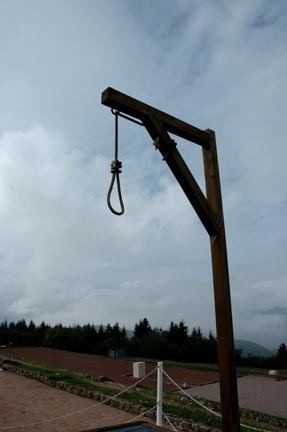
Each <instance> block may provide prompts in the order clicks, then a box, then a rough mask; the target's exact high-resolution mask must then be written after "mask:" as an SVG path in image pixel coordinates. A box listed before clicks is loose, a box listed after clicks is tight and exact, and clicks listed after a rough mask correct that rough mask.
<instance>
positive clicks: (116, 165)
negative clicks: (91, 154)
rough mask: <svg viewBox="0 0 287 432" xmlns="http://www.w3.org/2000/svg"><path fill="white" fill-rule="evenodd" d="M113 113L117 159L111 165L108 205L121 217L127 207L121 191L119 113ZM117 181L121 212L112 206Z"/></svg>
mask: <svg viewBox="0 0 287 432" xmlns="http://www.w3.org/2000/svg"><path fill="white" fill-rule="evenodd" d="M111 111H112V113H113V114H114V116H115V159H114V160H113V161H112V163H111V173H112V181H111V184H110V187H109V190H108V195H107V204H108V207H109V209H110V210H111V212H112V213H114V214H115V215H117V216H121V215H122V214H124V212H125V207H124V203H123V198H122V191H121V183H120V173H121V172H122V171H121V168H122V162H121V161H119V160H118V145H119V111H114V110H113V109H112V110H111ZM115 181H116V183H117V189H118V197H119V202H120V207H121V209H120V211H117V210H115V209H114V208H113V206H112V204H111V194H112V191H113V187H114V184H115Z"/></svg>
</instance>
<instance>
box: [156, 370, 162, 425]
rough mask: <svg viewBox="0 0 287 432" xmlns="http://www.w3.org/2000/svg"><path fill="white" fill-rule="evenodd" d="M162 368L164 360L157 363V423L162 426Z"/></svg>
mask: <svg viewBox="0 0 287 432" xmlns="http://www.w3.org/2000/svg"><path fill="white" fill-rule="evenodd" d="M162 370H163V362H158V363H157V395H156V425H157V426H162Z"/></svg>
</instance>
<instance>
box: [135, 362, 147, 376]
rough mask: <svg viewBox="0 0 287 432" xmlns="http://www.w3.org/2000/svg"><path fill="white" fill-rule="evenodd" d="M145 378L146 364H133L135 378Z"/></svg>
mask: <svg viewBox="0 0 287 432" xmlns="http://www.w3.org/2000/svg"><path fill="white" fill-rule="evenodd" d="M144 376H145V362H134V363H133V377H134V378H143V377H144Z"/></svg>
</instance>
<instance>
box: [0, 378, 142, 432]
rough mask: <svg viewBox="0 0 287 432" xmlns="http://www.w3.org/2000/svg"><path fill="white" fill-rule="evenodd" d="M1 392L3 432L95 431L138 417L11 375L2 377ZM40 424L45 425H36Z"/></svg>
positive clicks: (0, 418) (0, 404) (0, 423)
mask: <svg viewBox="0 0 287 432" xmlns="http://www.w3.org/2000/svg"><path fill="white" fill-rule="evenodd" d="M0 389H1V390H0V406H1V409H0V431H1V432H2V430H3V432H4V430H5V431H7V430H9V431H10V432H16V431H17V432H18V431H23V432H67V431H69V432H78V431H81V430H84V429H89V428H92V427H102V426H108V425H114V424H118V423H124V422H126V421H128V420H130V419H132V418H133V417H134V416H133V415H132V414H128V413H125V412H123V411H120V410H118V409H116V408H111V407H108V406H105V405H101V406H97V407H96V406H95V405H96V402H95V401H91V400H89V399H84V398H81V397H79V396H75V395H72V394H71V393H67V392H65V391H62V390H57V389H54V388H52V387H48V386H46V385H44V384H42V383H39V382H37V381H34V380H31V379H28V378H24V377H22V376H19V375H15V374H13V373H9V372H1V373H0ZM92 406H94V407H93V408H91V409H88V410H84V411H82V412H80V413H79V414H76V415H71V416H66V417H63V418H60V419H58V420H55V421H53V422H51V421H49V420H51V419H53V418H55V417H58V416H63V415H67V414H70V413H72V412H75V411H76V410H81V409H83V408H86V407H92ZM39 421H42V422H45V423H42V424H38V425H35V424H33V423H35V422H36V423H37V422H39ZM47 421H48V422H47ZM25 424H29V426H27V427H25V428H20V429H18V428H16V427H15V426H16V425H18V426H19V425H25ZM10 426H11V428H10ZM7 427H9V429H7ZM3 428H4V429H3Z"/></svg>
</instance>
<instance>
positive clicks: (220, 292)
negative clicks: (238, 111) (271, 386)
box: [203, 129, 240, 432]
mask: <svg viewBox="0 0 287 432" xmlns="http://www.w3.org/2000/svg"><path fill="white" fill-rule="evenodd" d="M206 132H208V133H209V135H210V146H209V148H203V161H204V173H205V184H206V195H207V200H208V202H209V205H210V207H211V208H212V210H213V211H214V213H215V214H216V215H217V217H218V219H219V223H220V229H219V232H218V233H217V234H216V235H213V236H210V245H211V257H212V270H213V286H214V298H215V314H216V328H217V344H218V361H219V375H220V394H221V409H222V422H223V431H224V432H239V431H240V420H239V409H238V393H237V378H236V366H235V351H234V337H233V325H232V311H231V298H230V286H229V272H228V260H227V248H226V238H225V228H224V217H223V206H222V197H221V188H220V177H219V167H218V159H217V151H216V140H215V133H214V132H213V131H212V130H209V129H208V130H207V131H206Z"/></svg>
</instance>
